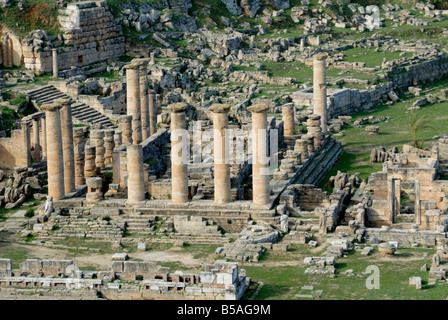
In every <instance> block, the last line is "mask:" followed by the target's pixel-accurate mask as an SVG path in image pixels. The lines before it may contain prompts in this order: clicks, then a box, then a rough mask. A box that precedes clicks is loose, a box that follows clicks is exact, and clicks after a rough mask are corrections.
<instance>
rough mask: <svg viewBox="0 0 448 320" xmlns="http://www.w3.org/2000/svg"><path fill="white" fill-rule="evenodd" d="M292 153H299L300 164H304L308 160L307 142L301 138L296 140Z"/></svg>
mask: <svg viewBox="0 0 448 320" xmlns="http://www.w3.org/2000/svg"><path fill="white" fill-rule="evenodd" d="M294 151H296V152H299V153H300V159H301V162H302V163H304V162H305V161H306V159H308V158H309V154H308V142H307V141H306V140H304V139H302V138H300V139H298V140H296V144H295V145H294Z"/></svg>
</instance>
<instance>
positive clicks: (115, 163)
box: [112, 150, 121, 185]
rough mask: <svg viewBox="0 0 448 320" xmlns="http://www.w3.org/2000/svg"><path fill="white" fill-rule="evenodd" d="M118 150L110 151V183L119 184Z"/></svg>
mask: <svg viewBox="0 0 448 320" xmlns="http://www.w3.org/2000/svg"><path fill="white" fill-rule="evenodd" d="M120 153H121V152H120V150H114V151H113V152H112V183H113V184H116V185H120Z"/></svg>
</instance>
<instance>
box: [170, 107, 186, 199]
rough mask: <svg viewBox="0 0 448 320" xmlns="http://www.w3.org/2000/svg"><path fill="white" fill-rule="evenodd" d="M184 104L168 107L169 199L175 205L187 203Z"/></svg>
mask: <svg viewBox="0 0 448 320" xmlns="http://www.w3.org/2000/svg"><path fill="white" fill-rule="evenodd" d="M187 107H188V105H187V104H186V103H174V104H170V105H169V106H168V109H169V110H170V111H171V190H172V195H171V199H172V200H173V202H175V203H183V202H187V201H188V162H189V159H188V157H187V154H189V146H188V142H189V139H188V132H187V130H186V122H185V111H186V110H187Z"/></svg>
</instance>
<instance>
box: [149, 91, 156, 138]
mask: <svg viewBox="0 0 448 320" xmlns="http://www.w3.org/2000/svg"><path fill="white" fill-rule="evenodd" d="M148 104H149V134H150V135H153V134H155V133H156V132H157V101H156V95H155V93H154V91H150V92H148Z"/></svg>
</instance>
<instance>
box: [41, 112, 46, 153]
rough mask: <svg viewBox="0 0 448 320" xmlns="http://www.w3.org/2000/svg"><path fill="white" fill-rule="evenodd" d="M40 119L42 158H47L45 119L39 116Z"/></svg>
mask: <svg viewBox="0 0 448 320" xmlns="http://www.w3.org/2000/svg"><path fill="white" fill-rule="evenodd" d="M40 119H41V127H42V130H41V132H42V136H41V141H42V159H47V121H46V118H45V117H42V118H40Z"/></svg>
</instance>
